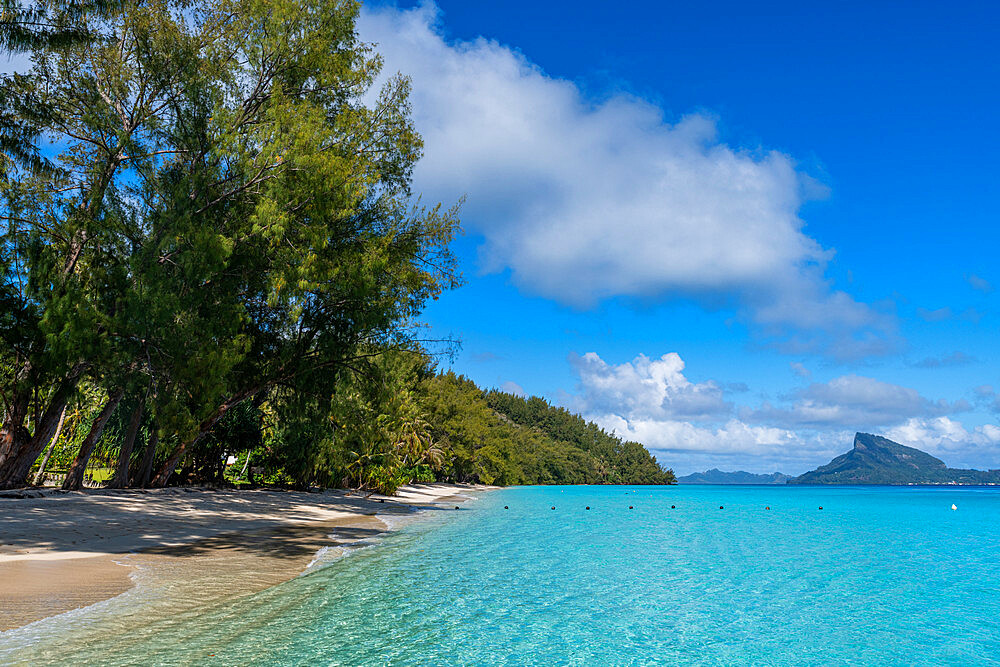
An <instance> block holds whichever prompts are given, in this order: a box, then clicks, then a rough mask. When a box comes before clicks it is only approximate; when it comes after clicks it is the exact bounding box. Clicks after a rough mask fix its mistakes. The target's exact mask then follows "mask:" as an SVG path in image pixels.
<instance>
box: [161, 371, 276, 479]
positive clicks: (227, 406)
mask: <svg viewBox="0 0 1000 667" xmlns="http://www.w3.org/2000/svg"><path fill="white" fill-rule="evenodd" d="M265 386H266V385H261V386H259V387H254V388H252V389H247V390H245V391H242V392H240V393H239V394H236V395H235V396H233V397H232V398H230V399H229V400H227V401H225V402H224V403H223V404H222V405H220V406H219V407H218V408H216V410H215V412H213V413H212V416H210V417H209V418H208V419H206V420H205V421H203V422H202V423H201V424H200V425H199V427H198V433H197V434H196V435H195V436H194V437H193V438H191V439H190V440H188V441H187V442H182V443H181V444H180V445H178V447H177V449H176V450H175V451H174V453H173V454H171V455H170V458H168V459H167V462H166V463H164V464H163V465H162V466H161V467H160V470H159V472H157V473H156V477H154V478H153V481H152V482H151V483H150V486H161V487H162V486H166V485H167V480H169V479H170V476H171V475H173V474H174V468H176V467H177V462H178V461H180V459H181V456H183V455H184V452H186V451H187V449H188V448H189V447H191V446H192V445H194V444H196V443H197V442H198V441H199V440H201V439H202V438H204V437H205V435H206V434H207V433H208V432H209V431H211V430H212V427H213V426H215V424H216V422H218V421H219V420H220V419H222V417H223V416H225V414H226V413H227V412H229V411H230V410H232V409H233V408H234V407H236V406H237V405H239V404H240V403H242V402H243V401H245V400H246V399H248V398H250V397H251V396H254V395H256V394H257V392H259V391H261V390H263V389H264V387H265Z"/></svg>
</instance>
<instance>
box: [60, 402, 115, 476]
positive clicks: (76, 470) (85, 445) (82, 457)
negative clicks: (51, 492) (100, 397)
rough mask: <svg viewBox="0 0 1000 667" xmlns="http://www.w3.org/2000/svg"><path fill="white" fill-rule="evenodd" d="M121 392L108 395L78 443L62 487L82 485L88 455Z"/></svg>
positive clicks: (88, 459)
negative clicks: (86, 432)
mask: <svg viewBox="0 0 1000 667" xmlns="http://www.w3.org/2000/svg"><path fill="white" fill-rule="evenodd" d="M122 393H123V392H122V391H121V390H120V389H119V390H118V391H116V392H114V393H113V394H112V395H111V396H109V397H108V401H107V403H105V404H104V407H103V408H102V409H101V414H99V415H97V419H95V420H94V423H93V424H92V425H91V427H90V433H88V434H87V437H86V438H84V439H83V442H82V443H80V451H79V452H77V454H76V458H74V459H73V462H72V463H71V464H70V465H69V471H67V473H66V479H64V480H63V485H62V488H63V489H65V490H67V491H79V490H80V487H81V486H83V473H84V472H85V471H86V470H87V462H88V461H90V455H91V454H93V452H94V447H95V446H96V445H97V441H98V440H100V439H101V433H103V432H104V426H105V425H106V424H107V423H108V419H110V418H111V413H113V412H114V411H115V408H117V407H118V403H119V402H120V401H121V400H122Z"/></svg>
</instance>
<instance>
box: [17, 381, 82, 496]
mask: <svg viewBox="0 0 1000 667" xmlns="http://www.w3.org/2000/svg"><path fill="white" fill-rule="evenodd" d="M85 369H86V364H83V363H79V364H77V365H76V366H74V367H73V369H72V370H71V371H70V373H69V375H67V376H66V377H65V378H63V380H62V381H61V382H60V383H59V386H58V387H56V390H55V391H54V392H53V394H52V397H51V399H50V400H49V406H48V407H47V408H46V409H45V412H44V413H42V417H41V419H39V420H38V427H37V428H36V429H35V433H34V434H33V435H32V436H31V438H30V439H28V440H26V441H25V440H23V439H22V438H23V428H24V427H23V425H22V426H21V433H22V438H15V441H14V445H15V446H14V448H13V449H14V451H12V452H11V454H10V455H9V456H8V458H7V459H6V460H5V461H4V462H3V464H2V465H0V488H7V489H9V488H13V487H17V486H26V485H27V483H28V475H29V474H30V473H31V466H32V465H34V463H35V460H36V459H38V456H39V455H40V454H41V453H42V450H43V449H45V446H46V445H47V444H49V441H50V440H51V439H52V436H53V434H55V431H56V427H57V426H58V424H59V417H60V415H61V414H62V411H63V408H65V407H66V404H67V403H68V402H69V399H70V397H71V396H72V395H73V392H74V391H75V390H76V385H77V384H78V383H79V382H80V378H81V377H82V376H83V371H84V370H85ZM17 440H20V441H21V442H20V444H18V442H17Z"/></svg>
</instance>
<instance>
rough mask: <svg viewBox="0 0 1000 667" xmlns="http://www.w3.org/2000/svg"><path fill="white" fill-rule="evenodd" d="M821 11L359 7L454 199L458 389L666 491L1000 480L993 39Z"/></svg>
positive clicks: (776, 5)
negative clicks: (478, 389) (712, 484)
mask: <svg viewBox="0 0 1000 667" xmlns="http://www.w3.org/2000/svg"><path fill="white" fill-rule="evenodd" d="M808 5H809V3H800V2H762V3H750V4H747V3H742V2H701V3H664V2H653V1H648V2H647V1H639V2H621V3H606V2H596V1H595V2H581V1H579V0H575V1H574V2H561V1H541V0H534V1H533V2H525V1H521V0H511V1H509V2H505V3H472V2H458V1H451V0H439V1H438V2H437V3H436V4H434V3H431V2H406V1H404V0H399V1H398V2H386V1H382V2H370V3H368V4H367V5H366V6H365V8H364V10H363V15H362V18H361V21H360V24H359V33H360V35H361V37H362V39H364V40H366V41H370V42H373V43H375V44H376V48H377V50H378V51H379V52H380V53H381V54H382V55H383V57H384V60H385V69H384V74H385V75H386V76H388V75H393V74H397V73H399V74H403V75H405V76H408V77H410V78H411V80H412V85H413V97H412V103H413V114H414V119H415V121H416V124H417V128H418V130H419V131H420V132H421V134H422V135H423V137H424V141H425V150H424V156H423V158H422V159H421V161H420V162H419V164H418V165H417V168H416V170H415V174H414V191H415V192H416V193H419V194H420V195H421V196H422V197H423V201H424V202H437V201H441V202H444V203H445V204H452V203H455V202H457V201H459V200H460V199H462V198H463V197H464V203H463V206H462V213H461V218H462V222H463V228H464V230H465V233H464V235H463V236H462V237H461V238H460V239H459V240H458V242H457V243H456V244H455V251H456V253H457V254H458V256H459V258H460V261H461V265H462V267H463V272H464V275H465V278H466V284H465V285H464V286H463V287H461V288H460V289H458V290H455V291H453V292H449V293H446V294H445V295H443V296H442V297H441V298H440V299H439V300H438V301H436V302H434V303H433V304H431V305H430V307H429V308H428V309H427V311H426V312H425V314H424V319H425V321H426V322H427V323H428V325H429V334H430V335H431V337H435V336H449V335H450V336H455V337H456V338H458V339H459V340H460V341H461V348H460V350H459V351H458V352H457V354H455V355H454V357H453V358H451V359H448V358H443V359H442V360H441V362H440V363H441V367H442V368H452V369H454V370H455V371H456V372H458V373H462V374H464V375H466V376H468V377H470V378H472V379H473V380H475V381H476V382H477V383H479V384H480V385H481V386H484V387H498V388H503V389H506V390H508V391H513V392H517V393H524V394H526V395H538V396H542V397H545V398H547V399H549V400H550V401H552V402H554V403H556V404H558V405H561V406H564V407H566V408H569V409H571V410H574V411H576V412H579V413H581V414H583V415H584V416H585V417H587V418H588V419H592V420H594V421H596V422H597V423H599V424H600V425H602V426H603V427H605V428H606V429H608V430H609V431H611V430H613V431H614V432H616V433H617V434H618V435H620V436H622V437H625V438H629V439H635V440H638V441H639V442H642V443H643V444H645V445H646V446H647V447H648V448H649V449H650V450H651V451H652V452H653V453H654V454H655V455H656V457H657V459H658V460H659V461H660V462H661V463H662V464H664V465H666V466H669V467H671V468H673V469H674V470H675V471H676V472H677V473H679V474H686V473H690V472H693V471H696V470H704V469H707V468H712V467H718V468H721V469H723V470H737V469H742V470H748V471H752V472H773V471H781V472H785V473H789V474H797V473H801V472H805V471H806V470H809V469H812V468H814V467H816V466H817V465H821V464H823V463H826V462H828V461H829V460H830V459H831V458H832V457H833V456H835V455H838V454H840V453H843V452H845V451H847V450H848V449H850V447H851V443H852V438H853V434H854V433H855V432H856V431H866V432H874V433H879V434H883V435H885V436H887V437H889V438H892V439H894V440H896V441H898V442H901V443H904V444H907V445H911V446H915V447H918V448H920V449H923V450H925V451H928V452H931V453H932V454H935V455H936V456H939V457H940V458H942V459H943V460H945V462H946V463H948V464H949V465H951V466H954V467H978V468H1000V425H998V419H997V416H998V411H1000V400H998V395H997V391H1000V373H998V370H1000V356H998V354H997V352H996V345H995V340H996V331H997V324H998V314H997V303H998V298H1000V294H998V292H997V288H1000V271H998V270H997V262H996V261H995V256H996V251H997V248H998V241H1000V231H998V230H1000V225H998V224H997V222H998V220H997V211H998V206H997V201H998V194H1000V191H998V189H1000V188H998V183H997V167H996V155H998V153H1000V151H998V149H1000V130H998V127H997V124H996V123H995V122H994V119H995V118H996V117H998V114H997V112H998V107H1000V104H998V102H1000V99H998V95H1000V93H998V88H997V86H996V85H995V82H996V81H997V80H1000V76H998V74H1000V72H998V69H1000V59H997V58H996V57H995V50H994V46H993V44H992V40H993V37H994V35H993V34H992V33H991V30H990V26H991V25H996V23H997V20H998V19H1000V16H997V13H998V10H997V8H996V7H995V6H990V5H989V4H986V3H983V4H975V3H963V2H956V3H949V4H947V5H942V4H941V3H921V2H911V3H896V2H892V3H890V2H883V3H879V2H863V3H861V2H857V3H855V2H844V3H835V4H834V5H825V6H820V5H812V6H808Z"/></svg>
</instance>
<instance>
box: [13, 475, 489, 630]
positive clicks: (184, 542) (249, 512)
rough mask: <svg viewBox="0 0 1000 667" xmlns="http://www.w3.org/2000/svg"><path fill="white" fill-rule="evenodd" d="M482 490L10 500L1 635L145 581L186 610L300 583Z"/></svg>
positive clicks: (158, 493)
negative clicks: (405, 523) (419, 514)
mask: <svg viewBox="0 0 1000 667" xmlns="http://www.w3.org/2000/svg"><path fill="white" fill-rule="evenodd" d="M474 488H476V487H462V486H454V485H444V484H427V485H414V486H410V487H405V488H403V489H401V490H400V493H399V495H397V496H393V497H385V496H377V495H373V496H362V495H358V494H347V493H345V492H342V491H329V492H324V493H298V492H279V491H263V490H262V491H217V490H208V489H161V490H155V491H144V492H143V491H125V492H112V491H86V492H78V493H68V494H62V493H49V494H47V495H46V496H45V497H42V498H24V499H0V581H3V582H4V586H2V587H0V631H3V630H9V629H11V628H17V627H20V626H23V625H25V624H27V623H31V622H32V621H36V620H39V619H42V618H45V617H48V616H52V615H55V614H59V613H62V612H65V611H69V610H72V609H77V608H79V607H84V606H88V605H91V604H94V603H96V602H99V601H102V600H106V599H108V598H111V597H114V596H116V595H119V594H121V593H123V592H125V591H127V590H128V589H130V588H131V587H132V585H133V583H134V579H135V576H136V574H137V573H142V575H143V576H145V577H146V578H147V580H155V582H156V583H155V586H156V588H157V589H158V590H160V591H162V593H163V596H164V600H163V602H164V603H165V604H167V605H168V606H169V607H170V608H171V609H172V610H174V611H177V610H180V609H183V608H190V607H194V606H198V605H201V604H205V603H207V602H209V601H212V600H219V599H224V598H229V597H242V596H243V595H249V594H252V593H255V592H258V591H261V590H263V589H265V588H268V587H270V586H273V585H275V584H278V583H280V582H282V581H287V580H288V579H291V578H292V577H295V576H296V575H298V574H300V573H301V572H303V571H304V570H305V569H306V567H307V566H308V565H309V564H310V562H311V561H312V560H313V559H314V557H315V555H316V553H317V552H318V551H319V550H320V549H322V548H324V547H337V546H338V545H339V546H343V545H349V544H353V543H356V542H359V541H362V540H368V539H370V538H373V537H376V536H378V535H379V534H381V533H384V532H385V531H386V530H387V528H386V525H385V523H383V522H382V521H380V520H379V519H377V518H376V517H375V515H376V514H382V515H389V516H391V515H394V514H397V515H409V514H412V513H413V512H414V511H415V510H419V509H425V510H439V511H446V510H449V509H454V506H455V505H456V504H457V503H460V502H461V501H463V500H465V499H466V498H465V497H463V496H462V495H461V493H462V491H463V490H472V489H474ZM478 488H479V489H482V488H485V487H478ZM167 598H169V599H167Z"/></svg>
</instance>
